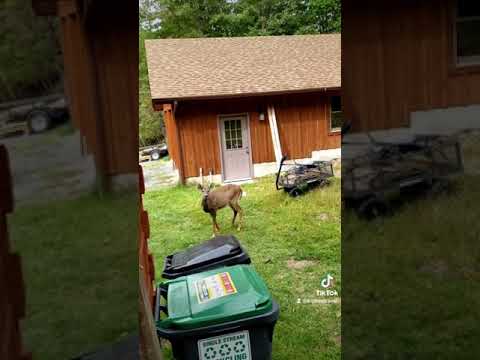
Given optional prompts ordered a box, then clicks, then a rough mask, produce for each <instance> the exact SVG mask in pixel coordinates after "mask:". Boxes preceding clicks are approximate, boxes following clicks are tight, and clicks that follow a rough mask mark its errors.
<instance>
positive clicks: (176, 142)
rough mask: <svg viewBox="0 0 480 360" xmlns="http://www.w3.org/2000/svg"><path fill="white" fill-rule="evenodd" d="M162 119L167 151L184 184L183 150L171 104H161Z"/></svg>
mask: <svg viewBox="0 0 480 360" xmlns="http://www.w3.org/2000/svg"><path fill="white" fill-rule="evenodd" d="M162 108H163V121H164V123H165V127H166V129H167V142H168V148H169V151H171V152H172V159H173V160H174V162H175V166H176V167H177V169H178V175H179V180H180V183H181V184H185V168H184V159H183V150H182V143H181V137H180V126H179V123H178V122H177V121H176V120H175V113H174V111H173V106H172V104H163V106H162Z"/></svg>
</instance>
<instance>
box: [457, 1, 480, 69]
mask: <svg viewBox="0 0 480 360" xmlns="http://www.w3.org/2000/svg"><path fill="white" fill-rule="evenodd" d="M455 29H456V31H455V36H456V38H455V40H456V49H455V51H456V58H457V65H459V66H466V65H467V66H468V65H480V37H479V36H478V34H480V2H478V1H471V0H457V6H456V18H455Z"/></svg>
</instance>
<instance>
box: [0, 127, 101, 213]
mask: <svg viewBox="0 0 480 360" xmlns="http://www.w3.org/2000/svg"><path fill="white" fill-rule="evenodd" d="M0 144H3V145H5V146H6V147H7V150H8V153H9V158H10V167H11V171H12V175H13V188H14V189H13V190H14V196H15V202H16V205H17V206H18V205H23V204H27V203H39V202H44V201H48V200H56V199H65V198H72V197H76V196H78V195H80V194H82V193H85V192H89V191H91V190H92V189H93V186H94V183H95V166H94V162H93V158H92V157H91V156H86V155H83V154H82V151H81V145H80V144H81V143H80V136H79V134H78V132H74V131H73V130H71V129H70V128H69V127H68V125H63V126H61V127H58V128H55V129H52V130H50V131H48V132H46V133H43V134H39V135H30V136H19V137H12V138H8V139H0Z"/></svg>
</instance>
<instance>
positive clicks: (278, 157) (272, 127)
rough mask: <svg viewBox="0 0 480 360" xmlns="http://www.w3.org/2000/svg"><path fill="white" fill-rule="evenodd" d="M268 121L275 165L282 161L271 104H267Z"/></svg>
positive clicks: (280, 145) (275, 118)
mask: <svg viewBox="0 0 480 360" xmlns="http://www.w3.org/2000/svg"><path fill="white" fill-rule="evenodd" d="M268 121H269V122H270V132H271V135H272V143H273V150H274V152H275V160H276V161H277V165H280V161H282V157H283V154H282V144H281V142H280V135H279V133H278V125H277V117H276V115H275V108H274V106H273V105H270V106H268Z"/></svg>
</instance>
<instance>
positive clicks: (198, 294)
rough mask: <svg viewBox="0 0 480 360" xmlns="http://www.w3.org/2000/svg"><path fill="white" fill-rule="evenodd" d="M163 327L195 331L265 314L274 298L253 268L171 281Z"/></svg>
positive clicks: (221, 270) (220, 270)
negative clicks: (166, 315) (195, 329)
mask: <svg viewBox="0 0 480 360" xmlns="http://www.w3.org/2000/svg"><path fill="white" fill-rule="evenodd" d="M162 285H167V286H168V293H167V309H168V318H166V319H163V320H160V321H159V322H158V323H157V324H158V326H160V327H163V328H177V329H194V328H199V327H205V326H209V325H213V324H219V323H226V322H229V321H233V320H239V319H242V318H251V317H254V316H256V315H259V316H260V315H262V314H264V313H266V312H268V311H271V309H272V297H271V295H270V292H269V291H268V289H267V286H266V285H265V283H264V281H263V280H262V278H261V277H260V276H259V275H258V274H257V272H256V271H255V269H254V268H253V267H252V266H251V265H234V266H228V267H221V268H217V269H215V270H209V271H205V272H202V273H197V274H192V275H188V276H184V277H180V278H177V279H175V280H170V281H167V282H166V283H165V284H162Z"/></svg>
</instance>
